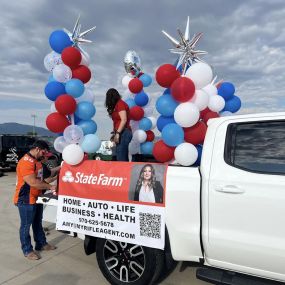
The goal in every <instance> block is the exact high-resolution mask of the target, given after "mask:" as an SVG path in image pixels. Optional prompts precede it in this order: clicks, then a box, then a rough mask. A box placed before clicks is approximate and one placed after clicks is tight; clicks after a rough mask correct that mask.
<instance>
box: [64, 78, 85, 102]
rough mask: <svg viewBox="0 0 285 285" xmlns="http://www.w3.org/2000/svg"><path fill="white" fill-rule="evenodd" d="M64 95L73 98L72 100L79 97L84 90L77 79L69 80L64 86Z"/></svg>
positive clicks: (81, 83)
mask: <svg viewBox="0 0 285 285" xmlns="http://www.w3.org/2000/svg"><path fill="white" fill-rule="evenodd" d="M65 90H66V93H67V94H69V95H71V96H73V97H74V98H78V97H80V96H81V95H82V94H83V93H84V90H85V87H84V84H83V82H82V81H81V80H79V79H70V80H69V81H67V82H66V85H65Z"/></svg>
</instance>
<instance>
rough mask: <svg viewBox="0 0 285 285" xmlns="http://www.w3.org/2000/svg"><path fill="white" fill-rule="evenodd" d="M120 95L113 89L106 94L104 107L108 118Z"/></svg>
mask: <svg viewBox="0 0 285 285" xmlns="http://www.w3.org/2000/svg"><path fill="white" fill-rule="evenodd" d="M121 98H122V97H121V95H120V93H119V92H118V91H117V89H115V88H110V89H109V90H108V91H107V93H106V100H105V107H106V108H107V112H108V114H109V116H111V115H112V113H113V112H114V109H115V106H116V104H117V102H118V101H119V100H120V99H121Z"/></svg>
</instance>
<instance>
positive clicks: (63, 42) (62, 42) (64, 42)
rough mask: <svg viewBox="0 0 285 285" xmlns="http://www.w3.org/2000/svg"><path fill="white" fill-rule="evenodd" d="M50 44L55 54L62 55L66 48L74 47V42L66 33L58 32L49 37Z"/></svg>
mask: <svg viewBox="0 0 285 285" xmlns="http://www.w3.org/2000/svg"><path fill="white" fill-rule="evenodd" d="M49 44H50V46H51V48H52V49H53V50H54V51H55V52H57V53H62V51H63V50H64V49H65V48H66V47H70V46H72V41H71V40H70V38H69V36H68V34H67V33H66V32H64V31H62V30H56V31H53V32H52V33H51V35H50V36H49Z"/></svg>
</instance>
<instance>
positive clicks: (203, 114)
mask: <svg viewBox="0 0 285 285" xmlns="http://www.w3.org/2000/svg"><path fill="white" fill-rule="evenodd" d="M209 112H212V111H211V110H210V109H209V108H208V107H207V108H206V109H204V110H202V111H200V118H202V119H203V117H204V116H205V115H206V114H207V113H209Z"/></svg>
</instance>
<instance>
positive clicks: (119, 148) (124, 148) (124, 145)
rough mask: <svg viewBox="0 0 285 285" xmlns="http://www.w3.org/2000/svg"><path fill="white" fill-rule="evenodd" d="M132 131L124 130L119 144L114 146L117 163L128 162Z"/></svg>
mask: <svg viewBox="0 0 285 285" xmlns="http://www.w3.org/2000/svg"><path fill="white" fill-rule="evenodd" d="M132 137H133V135H132V131H131V130H129V129H124V131H123V132H122V133H121V136H120V143H119V144H117V145H116V157H117V161H129V143H130V141H131V140H132Z"/></svg>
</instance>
